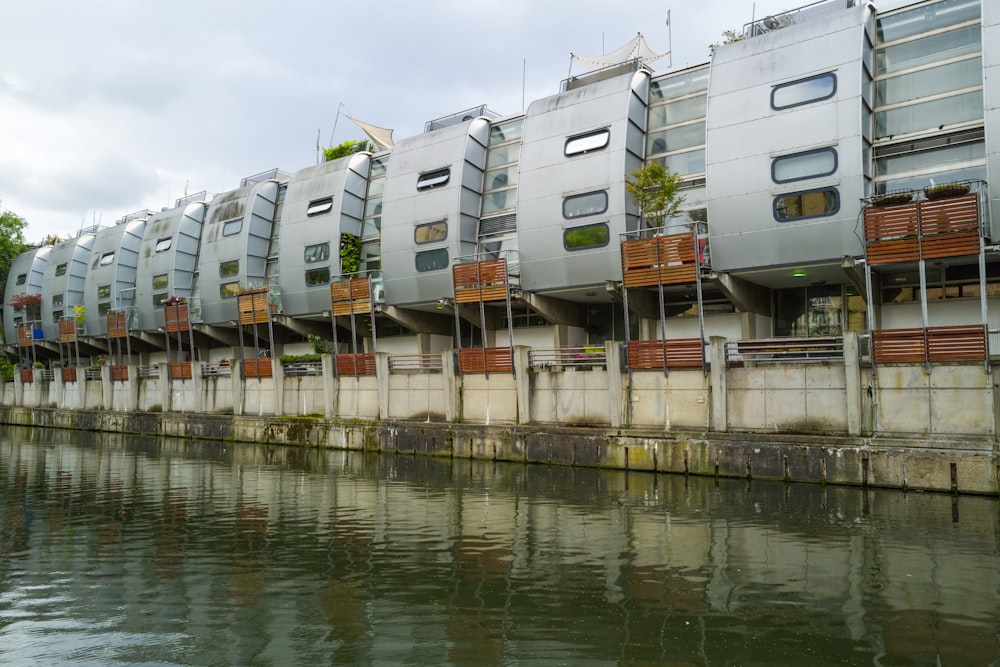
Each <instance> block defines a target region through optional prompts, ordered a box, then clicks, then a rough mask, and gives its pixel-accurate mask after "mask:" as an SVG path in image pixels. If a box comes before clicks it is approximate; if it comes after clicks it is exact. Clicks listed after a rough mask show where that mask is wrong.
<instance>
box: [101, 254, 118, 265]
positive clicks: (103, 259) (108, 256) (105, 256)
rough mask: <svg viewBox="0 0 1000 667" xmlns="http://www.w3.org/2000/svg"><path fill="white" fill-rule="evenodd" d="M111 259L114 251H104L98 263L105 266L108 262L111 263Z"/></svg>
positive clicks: (113, 258) (113, 257)
mask: <svg viewBox="0 0 1000 667" xmlns="http://www.w3.org/2000/svg"><path fill="white" fill-rule="evenodd" d="M113 261H115V253H113V252H106V253H104V254H103V255H101V259H100V265H101V266H107V265H108V264H111V263H112V262H113Z"/></svg>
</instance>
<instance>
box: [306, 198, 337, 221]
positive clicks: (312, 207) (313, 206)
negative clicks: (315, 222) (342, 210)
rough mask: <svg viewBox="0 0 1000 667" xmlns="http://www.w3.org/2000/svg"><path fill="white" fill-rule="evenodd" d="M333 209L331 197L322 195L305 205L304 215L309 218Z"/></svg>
mask: <svg viewBox="0 0 1000 667" xmlns="http://www.w3.org/2000/svg"><path fill="white" fill-rule="evenodd" d="M332 210H333V197H323V198H322V199H316V200H314V201H311V202H309V206H307V207H306V215H307V216H309V217H310V218H311V217H313V216H314V215H323V214H324V213H329V212H330V211H332Z"/></svg>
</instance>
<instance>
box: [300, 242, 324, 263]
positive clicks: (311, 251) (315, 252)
mask: <svg viewBox="0 0 1000 667" xmlns="http://www.w3.org/2000/svg"><path fill="white" fill-rule="evenodd" d="M303 259H304V260H305V262H306V264H312V263H313V262H325V261H326V260H328V259H330V244H329V243H317V244H316V245H307V246H306V249H305V252H304V253H303Z"/></svg>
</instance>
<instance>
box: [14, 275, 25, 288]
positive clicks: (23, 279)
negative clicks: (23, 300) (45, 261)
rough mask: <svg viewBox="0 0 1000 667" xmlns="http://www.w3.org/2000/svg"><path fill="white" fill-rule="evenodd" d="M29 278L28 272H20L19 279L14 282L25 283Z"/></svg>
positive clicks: (17, 283) (16, 283)
mask: <svg viewBox="0 0 1000 667" xmlns="http://www.w3.org/2000/svg"><path fill="white" fill-rule="evenodd" d="M27 279H28V274H27V273H19V274H17V280H15V281H14V284H15V285H23V284H24V282H25V281H26V280H27Z"/></svg>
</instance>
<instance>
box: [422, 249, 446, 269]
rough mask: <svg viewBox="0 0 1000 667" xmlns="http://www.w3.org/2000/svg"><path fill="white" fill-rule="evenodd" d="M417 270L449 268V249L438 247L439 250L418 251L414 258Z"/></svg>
mask: <svg viewBox="0 0 1000 667" xmlns="http://www.w3.org/2000/svg"><path fill="white" fill-rule="evenodd" d="M414 262H415V264H416V267H417V271H420V272H424V271H437V270H439V269H446V268H448V249H447V248H438V249H437V250H424V251H423V252H418V253H417V254H416V256H415V258H414Z"/></svg>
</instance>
